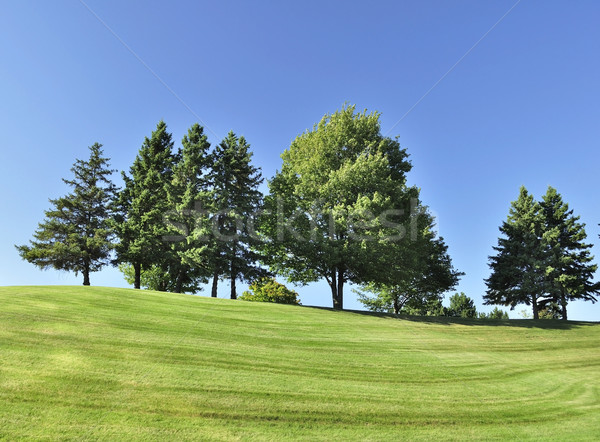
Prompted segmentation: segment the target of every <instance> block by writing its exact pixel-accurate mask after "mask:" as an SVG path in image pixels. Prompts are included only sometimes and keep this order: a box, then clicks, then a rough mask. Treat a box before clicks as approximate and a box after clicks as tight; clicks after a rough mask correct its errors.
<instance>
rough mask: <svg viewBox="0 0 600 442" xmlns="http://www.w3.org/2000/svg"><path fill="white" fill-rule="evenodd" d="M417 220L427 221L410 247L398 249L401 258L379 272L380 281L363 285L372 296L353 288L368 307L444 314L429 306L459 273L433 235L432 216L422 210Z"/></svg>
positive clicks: (406, 312) (418, 313) (404, 311)
mask: <svg viewBox="0 0 600 442" xmlns="http://www.w3.org/2000/svg"><path fill="white" fill-rule="evenodd" d="M418 222H420V223H423V222H425V223H427V224H425V225H421V227H420V228H419V231H418V233H417V235H415V237H414V238H413V241H412V243H411V244H412V248H410V249H408V250H403V251H402V253H403V257H404V259H403V260H397V261H394V262H392V263H391V265H390V266H389V267H388V268H387V269H386V270H387V274H386V275H381V279H380V281H384V282H376V283H368V284H364V285H363V289H365V290H367V291H368V292H371V293H374V295H375V296H374V297H371V296H369V295H368V294H365V293H362V292H360V291H356V290H355V291H356V292H357V293H358V295H359V297H358V300H359V301H360V302H361V303H362V304H363V305H365V307H367V308H368V309H369V310H372V311H389V312H392V313H395V314H399V313H403V314H416V315H428V314H432V315H435V316H438V314H439V315H440V316H442V315H444V314H445V312H444V311H443V310H441V309H439V308H437V307H433V305H437V302H440V303H441V295H442V293H444V292H445V291H447V290H450V289H452V288H454V286H456V284H458V279H459V277H460V276H461V275H463V273H461V272H458V271H456V270H455V269H454V267H453V266H452V262H451V260H450V256H449V255H448V247H447V246H446V244H444V240H443V238H441V237H440V238H437V237H436V236H435V235H434V233H433V227H434V226H433V218H432V217H431V216H430V215H429V214H427V213H426V212H424V213H421V214H420V216H419V220H418ZM431 303H433V304H431ZM440 305H441V304H440ZM409 312H411V313H409Z"/></svg>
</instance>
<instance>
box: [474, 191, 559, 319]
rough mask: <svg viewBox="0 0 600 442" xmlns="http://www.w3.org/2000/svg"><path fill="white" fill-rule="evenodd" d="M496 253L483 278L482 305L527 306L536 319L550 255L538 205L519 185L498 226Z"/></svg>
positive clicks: (544, 286) (546, 288)
mask: <svg viewBox="0 0 600 442" xmlns="http://www.w3.org/2000/svg"><path fill="white" fill-rule="evenodd" d="M500 232H501V233H502V234H503V235H504V237H500V238H499V239H498V246H496V247H494V250H495V251H496V252H497V254H496V255H495V256H490V258H489V259H490V264H489V265H490V268H491V270H492V274H491V275H490V277H489V278H488V279H487V280H486V283H487V286H488V290H487V292H486V294H485V295H484V297H483V299H484V304H486V305H489V304H500V305H506V306H510V307H511V309H514V307H515V306H516V305H517V304H522V303H524V304H527V305H531V306H532V309H533V318H534V319H538V310H539V304H540V302H542V301H544V299H545V296H546V295H547V294H548V293H549V291H550V290H549V289H550V287H549V284H548V280H547V278H546V268H547V267H548V264H549V262H550V255H549V253H548V250H547V247H546V246H545V244H544V241H543V238H542V232H543V218H542V216H541V214H540V209H539V204H538V203H537V202H535V201H534V199H533V196H532V195H530V194H529V192H527V189H525V187H523V186H522V187H521V189H520V192H519V198H518V199H517V200H516V201H513V202H512V203H511V208H510V211H509V215H508V219H507V220H506V221H504V223H503V224H502V226H501V227H500Z"/></svg>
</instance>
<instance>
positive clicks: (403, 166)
mask: <svg viewBox="0 0 600 442" xmlns="http://www.w3.org/2000/svg"><path fill="white" fill-rule="evenodd" d="M282 159H283V165H282V167H281V171H279V172H277V174H276V175H275V177H274V178H273V179H272V180H271V181H270V183H269V189H270V194H269V196H268V197H267V198H266V209H267V213H266V214H265V216H264V217H263V218H262V222H261V232H262V233H263V235H264V237H265V243H264V244H263V250H264V252H265V255H266V256H268V257H269V261H268V263H269V265H270V267H271V269H272V270H273V271H275V272H276V273H280V274H283V275H285V276H286V277H287V278H288V279H289V280H291V281H294V282H298V283H308V282H311V281H316V280H319V279H325V280H326V281H327V282H328V284H329V286H330V289H331V296H332V300H333V306H334V308H336V309H342V308H343V294H344V284H345V283H346V282H353V283H357V284H367V283H369V282H376V281H379V280H383V278H384V276H383V275H384V274H385V273H386V271H387V269H388V268H389V267H390V265H391V263H392V262H393V261H394V260H398V259H403V258H404V257H403V256H402V254H400V255H399V253H398V252H399V251H400V250H401V249H404V250H407V249H408V248H409V242H410V238H411V235H412V234H413V233H414V234H416V233H417V230H416V229H414V228H412V227H413V225H411V223H410V221H411V209H412V208H416V207H418V206H419V203H418V196H419V191H418V189H417V188H416V187H411V186H408V185H407V184H406V173H407V172H408V171H409V170H410V169H411V164H410V162H409V161H408V155H407V153H406V150H405V149H401V148H400V144H399V143H398V141H397V140H395V139H391V138H389V137H385V136H383V135H382V134H381V130H380V123H379V114H378V113H370V114H367V113H366V112H362V113H356V112H355V107H354V106H347V107H344V108H343V109H342V110H340V111H337V112H335V113H333V114H331V115H326V116H325V117H323V119H322V120H321V121H320V122H319V123H318V124H317V125H315V126H314V128H313V129H312V130H310V131H307V132H305V133H303V134H302V135H299V136H298V137H297V138H296V139H295V140H294V141H293V142H292V144H291V146H290V147H289V149H287V150H286V151H285V152H284V153H283V154H282Z"/></svg>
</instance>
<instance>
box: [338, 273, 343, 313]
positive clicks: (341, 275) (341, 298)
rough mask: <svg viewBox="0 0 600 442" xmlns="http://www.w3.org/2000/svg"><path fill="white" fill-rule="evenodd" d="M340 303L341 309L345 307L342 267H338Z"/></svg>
mask: <svg viewBox="0 0 600 442" xmlns="http://www.w3.org/2000/svg"><path fill="white" fill-rule="evenodd" d="M337 289H338V305H339V309H340V310H343V309H344V271H343V270H342V269H338V284H337Z"/></svg>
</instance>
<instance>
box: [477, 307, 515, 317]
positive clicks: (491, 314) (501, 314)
mask: <svg viewBox="0 0 600 442" xmlns="http://www.w3.org/2000/svg"><path fill="white" fill-rule="evenodd" d="M478 317H479V319H509V318H508V313H507V312H505V311H504V310H501V309H499V308H498V307H494V310H492V311H491V312H489V313H485V312H480V313H478Z"/></svg>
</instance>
